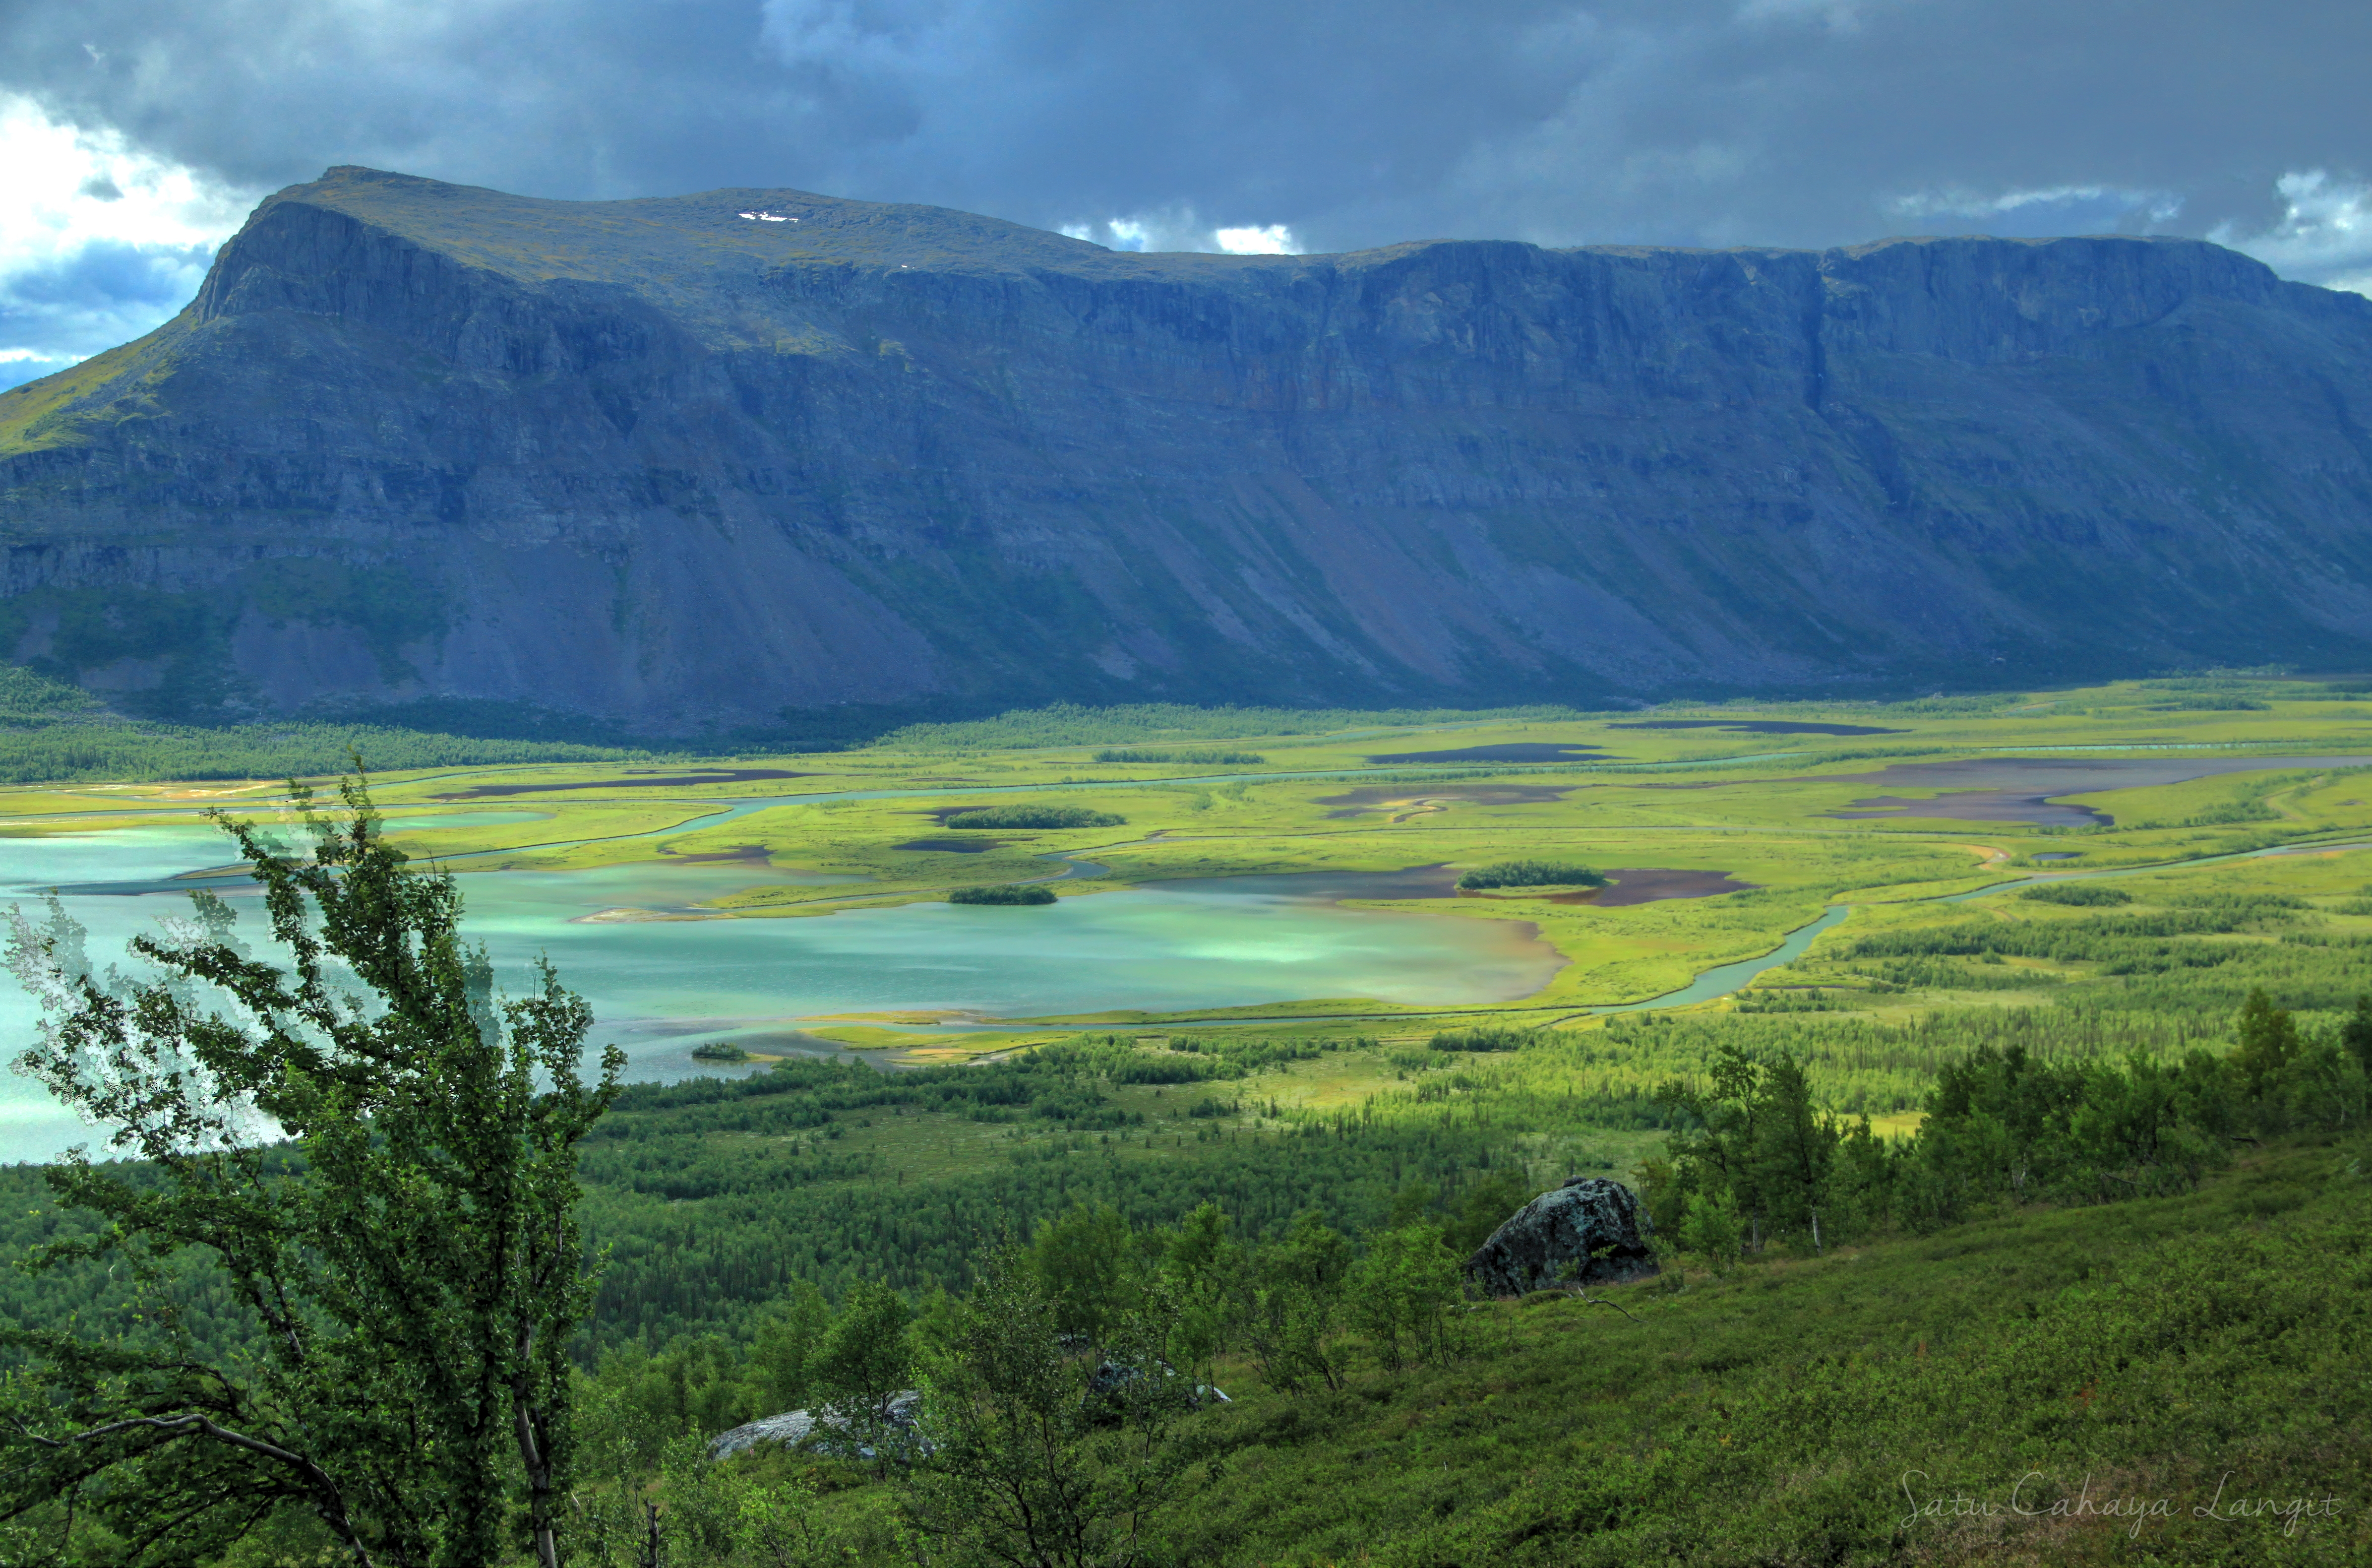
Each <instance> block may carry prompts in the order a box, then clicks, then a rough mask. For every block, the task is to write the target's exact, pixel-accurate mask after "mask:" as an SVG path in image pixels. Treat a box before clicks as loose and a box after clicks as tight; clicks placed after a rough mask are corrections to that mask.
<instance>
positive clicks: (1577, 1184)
mask: <svg viewBox="0 0 2372 1568" xmlns="http://www.w3.org/2000/svg"><path fill="white" fill-rule="evenodd" d="M1654 1229H1655V1226H1654V1225H1653V1224H1651V1223H1650V1222H1649V1220H1648V1218H1647V1214H1646V1211H1645V1210H1644V1209H1642V1208H1641V1207H1640V1206H1639V1200H1638V1198H1637V1196H1636V1195H1635V1194H1634V1193H1633V1192H1632V1191H1631V1189H1629V1188H1628V1187H1625V1186H1623V1185H1622V1183H1621V1182H1619V1181H1610V1180H1608V1179H1606V1178H1604V1177H1602V1176H1576V1177H1575V1178H1574V1179H1572V1180H1570V1181H1568V1182H1566V1183H1565V1184H1564V1186H1562V1187H1559V1188H1557V1189H1555V1190H1554V1191H1549V1192H1543V1193H1541V1195H1540V1196H1539V1197H1537V1198H1535V1199H1533V1200H1532V1201H1531V1202H1529V1203H1526V1204H1525V1205H1524V1206H1523V1207H1522V1208H1520V1209H1517V1211H1516V1212H1515V1214H1512V1215H1510V1216H1509V1217H1508V1219H1507V1220H1506V1223H1505V1224H1503V1225H1500V1226H1499V1228H1498V1229H1496V1230H1494V1231H1493V1232H1492V1233H1491V1239H1489V1240H1488V1241H1485V1242H1484V1243H1483V1245H1482V1246H1481V1247H1480V1248H1478V1249H1475V1253H1474V1256H1472V1257H1471V1258H1469V1259H1468V1260H1466V1273H1467V1276H1468V1277H1469V1278H1470V1279H1471V1280H1473V1281H1474V1283H1476V1284H1478V1285H1480V1286H1481V1287H1482V1288H1483V1294H1485V1295H1523V1294H1525V1293H1526V1292H1528V1291H1535V1290H1545V1289H1547V1288H1549V1287H1550V1286H1552V1285H1556V1284H1559V1283H1564V1279H1563V1271H1564V1267H1565V1265H1566V1264H1568V1263H1571V1262H1574V1261H1576V1260H1578V1261H1579V1262H1580V1263H1581V1264H1582V1268H1581V1271H1580V1273H1579V1275H1578V1278H1577V1281H1576V1283H1581V1284H1615V1283H1621V1282H1622V1281H1624V1280H1635V1279H1639V1278H1642V1277H1644V1276H1645V1275H1648V1274H1652V1273H1655V1272H1657V1269H1656V1258H1655V1254H1654V1252H1653V1251H1652V1250H1651V1249H1649V1247H1648V1244H1647V1237H1649V1235H1651V1234H1652V1233H1653V1231H1654ZM1601 1249H1603V1250H1604V1254H1605V1255H1604V1256H1602V1257H1600V1256H1598V1255H1597V1254H1599V1252H1600V1251H1601Z"/></svg>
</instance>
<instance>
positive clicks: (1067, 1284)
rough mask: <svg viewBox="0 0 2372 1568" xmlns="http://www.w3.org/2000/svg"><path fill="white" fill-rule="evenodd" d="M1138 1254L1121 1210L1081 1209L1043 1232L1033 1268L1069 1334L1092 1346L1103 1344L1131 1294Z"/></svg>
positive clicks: (1034, 1241) (1034, 1244) (1033, 1246)
mask: <svg viewBox="0 0 2372 1568" xmlns="http://www.w3.org/2000/svg"><path fill="white" fill-rule="evenodd" d="M1132 1251H1133V1249H1132V1247H1131V1245H1130V1237H1129V1232H1128V1222H1127V1221H1126V1220H1123V1219H1122V1218H1121V1217H1120V1211H1119V1210H1117V1209H1113V1208H1109V1207H1105V1208H1094V1209H1090V1208H1087V1207H1086V1206H1085V1205H1081V1206H1079V1207H1077V1208H1075V1209H1072V1210H1070V1211H1069V1212H1067V1213H1065V1214H1062V1215H1061V1216H1060V1217H1058V1218H1055V1219H1052V1220H1050V1221H1048V1222H1047V1223H1046V1224H1044V1225H1040V1226H1039V1227H1038V1233H1037V1235H1036V1236H1034V1237H1031V1238H1030V1244H1029V1257H1030V1263H1031V1266H1032V1267H1034V1268H1035V1269H1036V1270H1037V1271H1038V1278H1039V1281H1040V1283H1042V1284H1043V1285H1044V1286H1045V1288H1046V1294H1047V1295H1048V1297H1049V1298H1050V1299H1052V1301H1053V1303H1054V1320H1055V1322H1056V1323H1057V1324H1058V1325H1060V1327H1061V1329H1062V1330H1063V1332H1064V1333H1066V1334H1072V1335H1076V1336H1077V1337H1078V1338H1079V1339H1081V1340H1083V1341H1085V1342H1087V1343H1089V1344H1095V1343H1098V1342H1100V1341H1101V1340H1102V1339H1103V1337H1104V1335H1105V1333H1106V1332H1107V1331H1108V1330H1110V1326H1111V1324H1112V1323H1113V1322H1115V1321H1116V1320H1117V1319H1118V1318H1119V1316H1120V1314H1121V1313H1122V1311H1123V1310H1124V1306H1125V1303H1126V1301H1127V1300H1128V1298H1129V1295H1130V1278H1129V1275H1130V1272H1131V1271H1130V1266H1129V1265H1130V1262H1131V1255H1132Z"/></svg>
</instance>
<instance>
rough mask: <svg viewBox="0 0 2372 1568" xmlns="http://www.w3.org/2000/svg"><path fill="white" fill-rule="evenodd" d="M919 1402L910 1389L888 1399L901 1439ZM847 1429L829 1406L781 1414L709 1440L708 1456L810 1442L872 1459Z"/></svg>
mask: <svg viewBox="0 0 2372 1568" xmlns="http://www.w3.org/2000/svg"><path fill="white" fill-rule="evenodd" d="M922 1402H923V1397H922V1395H920V1394H918V1393H916V1392H915V1391H914V1390H913V1389H912V1388H907V1389H903V1390H901V1391H900V1392H898V1393H895V1394H892V1395H891V1396H890V1409H889V1416H890V1426H891V1427H892V1429H893V1430H894V1432H895V1433H896V1434H898V1435H899V1436H900V1437H901V1438H903V1439H905V1440H907V1441H909V1442H911V1441H912V1438H913V1431H914V1419H915V1417H916V1416H917V1415H918V1414H919V1413H920V1412H921V1409H922ZM848 1426H849V1423H848V1419H847V1418H846V1417H845V1416H843V1415H842V1414H841V1413H840V1412H839V1411H835V1410H833V1409H831V1407H830V1406H826V1407H825V1408H824V1409H822V1410H820V1411H784V1412H783V1413H782V1414H781V1415H770V1416H767V1417H765V1418H764V1419H763V1420H762V1421H753V1422H750V1423H749V1424H748V1425H746V1426H737V1427H735V1428H734V1429H733V1430H732V1431H730V1432H727V1433H721V1434H718V1435H717V1436H715V1437H712V1438H710V1439H709V1441H708V1457H709V1458H712V1459H729V1458H732V1457H733V1456H734V1455H736V1454H738V1453H741V1452H743V1451H744V1450H746V1449H750V1448H754V1447H756V1446H758V1445H759V1444H761V1443H805V1442H808V1440H809V1439H813V1440H814V1443H815V1446H816V1447H817V1448H818V1449H819V1450H820V1451H821V1452H823V1453H827V1454H838V1455H840V1456H841V1457H842V1458H850V1457H861V1458H867V1459H869V1458H873V1449H872V1447H871V1446H869V1445H867V1444H865V1443H860V1442H857V1441H855V1439H853V1438H851V1437H850V1436H848V1435H847V1431H848Z"/></svg>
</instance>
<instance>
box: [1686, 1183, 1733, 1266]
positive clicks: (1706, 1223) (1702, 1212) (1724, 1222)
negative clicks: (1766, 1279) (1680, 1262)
mask: <svg viewBox="0 0 2372 1568" xmlns="http://www.w3.org/2000/svg"><path fill="white" fill-rule="evenodd" d="M1745 1239H1746V1226H1745V1225H1744V1224H1743V1223H1742V1222H1740V1221H1739V1219H1738V1205H1737V1204H1736V1203H1735V1202H1732V1201H1731V1199H1730V1196H1729V1194H1728V1193H1727V1191H1718V1192H1710V1193H1703V1194H1700V1195H1698V1196H1697V1197H1695V1198H1693V1199H1692V1200H1691V1201H1690V1202H1689V1209H1688V1216H1687V1217H1686V1218H1685V1219H1683V1220H1682V1221H1681V1222H1680V1245H1681V1246H1682V1247H1684V1248H1686V1249H1689V1250H1690V1251H1692V1252H1693V1253H1695V1254H1696V1255H1697V1256H1699V1257H1700V1258H1703V1260H1705V1264H1706V1266H1707V1267H1708V1268H1710V1269H1712V1270H1713V1272H1715V1273H1717V1274H1726V1273H1727V1272H1729V1270H1730V1266H1731V1265H1732V1264H1734V1263H1736V1262H1737V1261H1738V1249H1739V1248H1740V1247H1741V1245H1742V1244H1743V1243H1744V1241H1745Z"/></svg>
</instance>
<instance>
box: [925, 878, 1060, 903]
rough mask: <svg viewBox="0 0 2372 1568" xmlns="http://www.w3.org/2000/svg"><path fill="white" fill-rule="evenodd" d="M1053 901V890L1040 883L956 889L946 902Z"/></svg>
mask: <svg viewBox="0 0 2372 1568" xmlns="http://www.w3.org/2000/svg"><path fill="white" fill-rule="evenodd" d="M1053 901H1054V889H1052V888H1049V887H1047V886H1046V885H1045V884H1043V883H1041V882H1029V883H1023V884H1019V885H1013V884H1000V885H998V886H996V887H991V888H958V889H956V890H955V891H954V892H952V893H949V894H948V902H949V903H951V904H1051V903H1052V902H1053Z"/></svg>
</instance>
